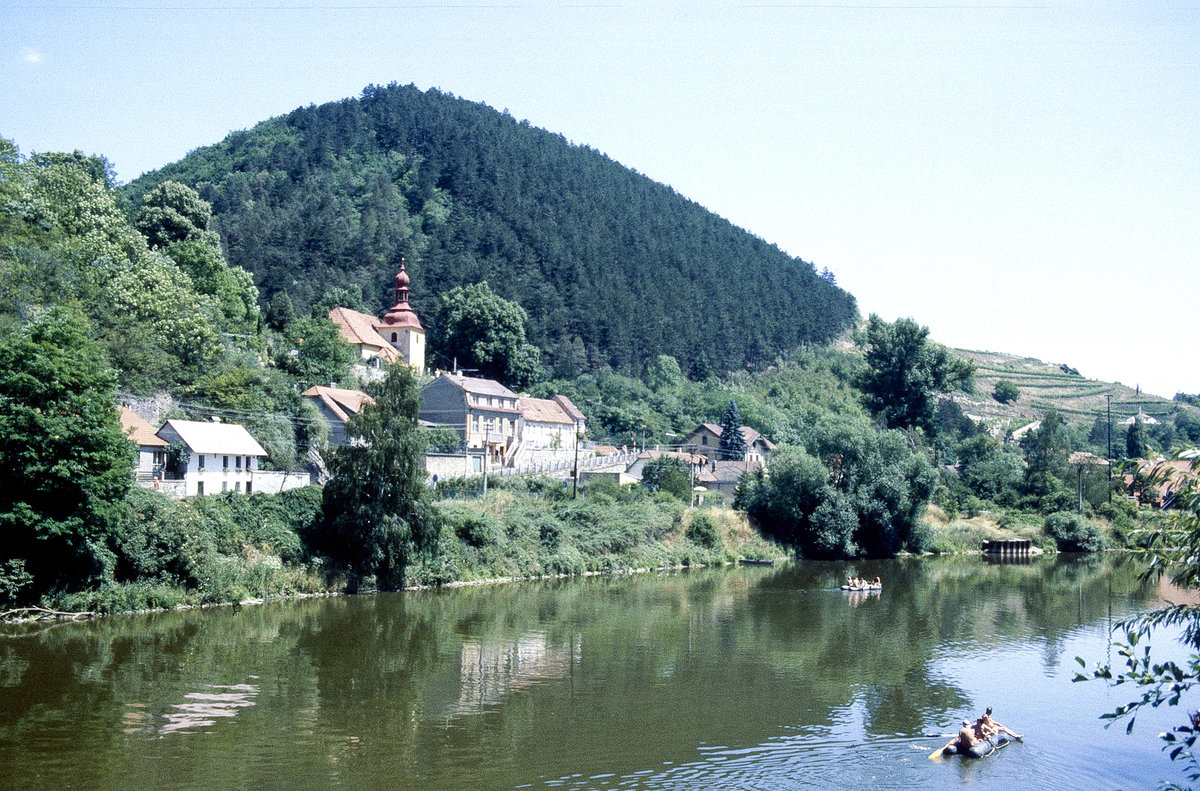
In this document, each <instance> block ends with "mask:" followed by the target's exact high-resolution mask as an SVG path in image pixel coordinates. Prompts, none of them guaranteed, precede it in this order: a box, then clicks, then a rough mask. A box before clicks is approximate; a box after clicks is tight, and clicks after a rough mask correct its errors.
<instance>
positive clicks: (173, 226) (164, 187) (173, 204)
mask: <svg viewBox="0 0 1200 791" xmlns="http://www.w3.org/2000/svg"><path fill="white" fill-rule="evenodd" d="M211 221H212V206H211V205H210V204H209V203H208V201H206V200H204V199H203V198H201V197H200V194H199V193H197V192H196V191H195V190H194V189H192V188H191V187H189V186H187V185H186V184H180V183H179V182H177V181H164V182H162V183H160V184H158V185H157V186H155V187H154V188H153V189H151V190H150V191H149V192H147V193H146V194H145V195H143V196H142V207H141V210H140V211H139V212H138V217H137V223H136V225H137V229H138V230H139V231H141V232H142V234H144V235H145V237H146V239H147V240H149V242H150V246H151V247H157V248H165V247H167V246H168V245H171V244H173V243H175V242H182V241H186V240H188V239H196V238H203V237H204V236H205V234H210V233H211V231H209V229H208V224H209V223H210V222H211ZM213 237H214V238H215V234H213Z"/></svg>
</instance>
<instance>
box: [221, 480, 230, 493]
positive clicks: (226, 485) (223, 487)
mask: <svg viewBox="0 0 1200 791" xmlns="http://www.w3.org/2000/svg"><path fill="white" fill-rule="evenodd" d="M221 491H223V492H227V491H229V482H228V481H221Z"/></svg>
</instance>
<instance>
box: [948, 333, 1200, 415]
mask: <svg viewBox="0 0 1200 791" xmlns="http://www.w3.org/2000/svg"><path fill="white" fill-rule="evenodd" d="M954 352H955V353H956V354H958V355H959V356H961V357H964V358H966V359H968V360H970V361H971V362H973V363H975V392H974V393H972V394H966V393H958V394H956V395H955V396H954V398H955V400H956V401H958V402H959V404H960V406H962V408H963V410H964V411H966V412H968V413H969V414H971V415H975V416H977V417H982V418H985V419H987V420H988V421H989V422H999V421H1003V420H1008V421H1009V422H1011V423H1022V422H1028V421H1031V420H1037V419H1039V418H1040V417H1041V416H1042V414H1044V413H1045V412H1046V411H1047V410H1050V409H1054V410H1057V411H1058V412H1059V413H1060V414H1061V415H1062V416H1063V417H1064V418H1066V419H1067V420H1070V421H1072V422H1089V423H1090V422H1091V421H1092V420H1094V419H1095V418H1096V417H1097V416H1101V415H1104V414H1105V410H1106V408H1107V406H1108V396H1111V397H1112V418H1113V422H1114V423H1119V422H1120V421H1123V420H1125V419H1126V418H1128V417H1131V416H1133V415H1136V414H1137V413H1138V411H1139V410H1140V411H1142V412H1144V413H1145V414H1147V415H1151V416H1152V417H1155V418H1158V419H1159V420H1162V419H1164V418H1167V417H1169V416H1170V415H1171V414H1172V413H1173V412H1175V411H1176V410H1177V409H1180V408H1186V409H1188V410H1189V411H1190V410H1194V409H1195V408H1194V407H1184V405H1182V404H1179V403H1178V402H1176V401H1172V400H1170V399H1166V398H1159V397H1157V396H1152V395H1147V394H1146V393H1142V392H1140V391H1139V390H1138V389H1137V388H1136V387H1127V386H1125V385H1123V384H1119V383H1109V382H1098V381H1096V380H1095V379H1087V378H1085V377H1083V376H1080V375H1079V374H1077V373H1074V372H1073V371H1072V370H1071V369H1070V368H1068V367H1067V366H1065V365H1055V364H1052V363H1044V362H1042V361H1040V360H1035V359H1033V358H1030V357H1015V356H1012V355H1007V354H999V353H996V352H976V351H968V350H966V349H955V350H954ZM1001 380H1006V381H1009V382H1012V383H1013V384H1015V385H1016V386H1017V388H1018V389H1019V390H1020V391H1021V395H1020V398H1018V399H1017V401H1016V402H1014V403H1011V404H1001V403H999V402H997V401H996V400H995V399H994V398H992V390H993V388H994V387H995V386H996V382H999V381H1001ZM1196 414H1197V415H1198V416H1200V410H1196Z"/></svg>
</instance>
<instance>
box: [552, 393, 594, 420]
mask: <svg viewBox="0 0 1200 791" xmlns="http://www.w3.org/2000/svg"><path fill="white" fill-rule="evenodd" d="M554 400H555V401H557V402H558V405H559V406H560V407H562V408H563V411H564V412H566V413H567V417H569V418H571V419H572V420H587V415H585V414H583V413H582V412H580V411H579V407H577V406H575V405H574V404H573V403H571V399H569V398H567V397H566V396H565V395H556V396H554Z"/></svg>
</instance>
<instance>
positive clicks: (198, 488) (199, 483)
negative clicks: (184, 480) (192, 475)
mask: <svg viewBox="0 0 1200 791" xmlns="http://www.w3.org/2000/svg"><path fill="white" fill-rule="evenodd" d="M196 494H198V495H199V496H201V497H203V496H204V481H196Z"/></svg>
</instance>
